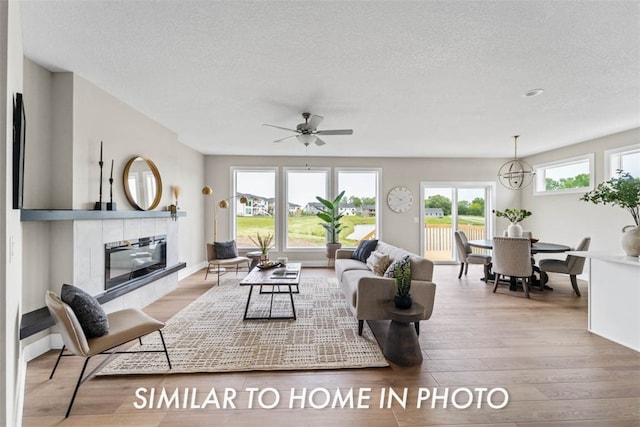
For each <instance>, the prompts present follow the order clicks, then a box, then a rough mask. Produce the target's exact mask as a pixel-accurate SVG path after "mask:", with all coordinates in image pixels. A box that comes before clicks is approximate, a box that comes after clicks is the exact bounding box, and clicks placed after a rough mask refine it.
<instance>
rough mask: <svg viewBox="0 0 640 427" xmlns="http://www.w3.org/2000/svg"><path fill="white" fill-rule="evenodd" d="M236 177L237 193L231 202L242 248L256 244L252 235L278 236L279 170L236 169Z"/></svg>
mask: <svg viewBox="0 0 640 427" xmlns="http://www.w3.org/2000/svg"><path fill="white" fill-rule="evenodd" d="M233 177H234V179H233V181H234V189H235V193H234V194H235V197H234V198H233V199H232V200H229V202H230V203H229V204H230V205H231V206H233V212H234V213H235V236H236V242H237V245H238V247H239V248H255V244H254V243H253V242H252V241H251V239H250V237H251V238H253V239H254V240H255V239H256V235H257V233H260V234H261V235H266V234H272V235H274V236H276V221H275V218H276V204H275V200H276V170H275V169H273V168H272V169H234V170H233ZM242 197H245V198H246V203H242V201H241V198H242ZM274 243H276V244H277V239H276V241H275V242H274Z"/></svg>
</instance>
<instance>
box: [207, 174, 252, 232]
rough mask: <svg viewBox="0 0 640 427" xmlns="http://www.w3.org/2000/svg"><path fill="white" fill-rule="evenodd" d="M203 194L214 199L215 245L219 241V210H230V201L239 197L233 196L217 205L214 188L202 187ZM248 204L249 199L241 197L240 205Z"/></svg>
mask: <svg viewBox="0 0 640 427" xmlns="http://www.w3.org/2000/svg"><path fill="white" fill-rule="evenodd" d="M202 194H204V195H205V196H211V198H212V199H213V241H214V243H215V242H217V241H218V209H220V208H222V209H226V208H228V207H229V200H232V199H235V198H236V197H238V196H231V197H228V198H226V199H223V200H220V201H219V202H218V203H216V200H215V197H214V196H213V188H211V187H210V186H208V185H205V186H204V187H202ZM247 202H248V199H247V198H246V197H244V196H241V197H240V203H242V204H247Z"/></svg>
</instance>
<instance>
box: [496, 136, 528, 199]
mask: <svg viewBox="0 0 640 427" xmlns="http://www.w3.org/2000/svg"><path fill="white" fill-rule="evenodd" d="M519 136H520V135H514V136H513V142H514V144H515V148H514V154H513V160H509V161H508V162H506V163H504V164H503V165H502V166H500V170H499V171H498V180H499V181H500V184H502V185H503V186H505V187H506V188H508V189H510V190H519V189H521V188H525V187H526V186H527V185H529V184H531V181H533V175H535V172H533V168H532V167H531V166H530V165H529V164H528V163H527V162H525V161H524V160H519V159H518V137H519Z"/></svg>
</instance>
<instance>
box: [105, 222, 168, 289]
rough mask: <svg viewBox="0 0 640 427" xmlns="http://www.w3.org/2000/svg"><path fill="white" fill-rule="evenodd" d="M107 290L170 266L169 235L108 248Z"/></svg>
mask: <svg viewBox="0 0 640 427" xmlns="http://www.w3.org/2000/svg"><path fill="white" fill-rule="evenodd" d="M104 253H105V259H104V266H105V269H104V288H105V290H109V289H112V288H114V287H116V286H118V285H121V284H123V283H126V282H129V281H133V280H136V279H139V278H141V277H144V276H147V275H149V274H152V273H154V272H156V271H158V270H164V269H165V268H166V267H167V236H166V235H162V236H150V237H141V238H139V239H129V240H124V241H120V242H111V243H106V244H105V245H104Z"/></svg>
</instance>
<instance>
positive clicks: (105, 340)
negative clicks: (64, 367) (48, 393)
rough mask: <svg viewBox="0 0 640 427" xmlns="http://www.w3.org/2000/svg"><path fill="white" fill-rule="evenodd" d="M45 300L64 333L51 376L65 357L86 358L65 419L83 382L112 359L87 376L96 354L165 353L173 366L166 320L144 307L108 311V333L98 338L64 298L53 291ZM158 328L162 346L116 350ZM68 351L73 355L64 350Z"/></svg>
mask: <svg viewBox="0 0 640 427" xmlns="http://www.w3.org/2000/svg"><path fill="white" fill-rule="evenodd" d="M45 302H46V305H47V308H48V309H49V312H50V313H51V317H53V320H54V321H55V324H56V326H57V328H58V332H60V335H61V336H62V342H63V343H64V345H63V346H62V349H61V350H60V353H59V354H58V358H57V359H56V363H55V365H54V366H53V370H52V371H51V375H50V376H49V379H51V378H53V374H55V372H56V369H57V368H58V364H59V363H60V359H61V358H62V356H80V357H84V365H82V370H81V371H80V375H79V376H78V380H77V382H76V387H75V389H74V390H73V395H72V396H71V401H70V402H69V407H68V408H67V413H66V414H65V418H67V417H69V414H70V413H71V407H72V406H73V402H74V401H75V399H76V395H77V394H78V388H79V387H80V385H82V384H83V383H84V382H85V381H87V380H88V379H90V378H91V377H92V376H93V374H94V373H95V372H97V371H98V369H100V368H102V366H103V365H104V364H105V363H106V362H107V361H108V360H109V359H108V358H107V359H105V360H103V361H102V363H100V364H99V365H98V366H97V367H96V368H95V369H93V370H92V371H91V372H90V373H89V374H87V375H86V376H85V375H84V372H85V370H86V369H87V364H88V363H89V359H91V358H92V357H93V356H96V355H98V354H108V355H112V354H119V353H164V354H165V356H166V358H167V364H168V365H169V369H171V360H169V353H168V352H167V346H166V344H165V342H164V337H163V335H162V331H161V329H162V328H163V327H164V323H163V322H161V321H159V320H156V319H154V318H153V317H151V316H149V315H147V314H145V313H144V312H142V311H141V310H137V309H133V308H127V309H123V310H119V311H115V312H113V313H109V314H107V319H108V324H109V331H108V333H107V334H106V335H103V336H99V337H88V336H87V335H86V334H85V332H84V330H83V329H82V326H81V325H80V321H79V320H78V317H76V315H75V313H74V311H73V309H72V308H71V306H69V305H68V304H67V303H65V302H64V301H62V299H60V297H59V296H58V295H56V294H55V293H53V292H51V291H47V293H46V295H45ZM155 331H158V333H159V334H160V340H161V341H162V347H163V349H161V350H160V349H158V350H155V349H150V350H139V351H133V350H131V351H117V347H119V346H121V345H122V344H126V343H128V342H129V341H133V340H135V339H138V340H139V341H140V344H142V340H141V338H142V337H143V336H145V335H148V334H150V333H152V332H155ZM65 350H67V351H68V352H69V353H70V354H69V353H65Z"/></svg>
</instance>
